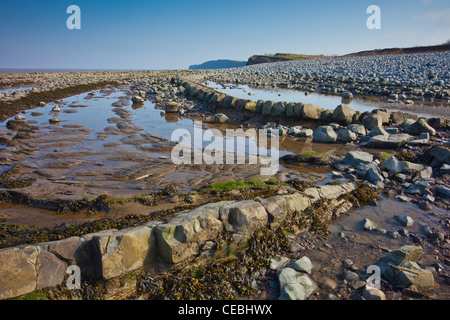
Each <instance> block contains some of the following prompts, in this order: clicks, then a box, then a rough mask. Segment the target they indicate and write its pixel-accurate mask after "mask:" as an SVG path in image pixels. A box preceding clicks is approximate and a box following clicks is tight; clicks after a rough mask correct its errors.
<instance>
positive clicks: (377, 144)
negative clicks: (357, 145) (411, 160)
mask: <svg viewBox="0 0 450 320" xmlns="http://www.w3.org/2000/svg"><path fill="white" fill-rule="evenodd" d="M413 138H414V137H412V136H410V135H409V134H406V133H400V134H391V135H387V136H386V135H378V136H374V137H372V138H370V140H369V142H368V143H367V147H368V148H380V149H397V148H400V147H402V146H404V145H405V144H406V143H407V142H408V141H410V140H412V139H413Z"/></svg>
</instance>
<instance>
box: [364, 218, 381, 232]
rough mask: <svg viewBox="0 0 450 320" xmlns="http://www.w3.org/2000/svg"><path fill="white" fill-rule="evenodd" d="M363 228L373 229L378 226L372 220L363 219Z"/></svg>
mask: <svg viewBox="0 0 450 320" xmlns="http://www.w3.org/2000/svg"><path fill="white" fill-rule="evenodd" d="M363 228H364V230H367V231H372V230H375V229H376V228H378V224H377V223H376V222H374V221H372V220H369V219H364V226H363Z"/></svg>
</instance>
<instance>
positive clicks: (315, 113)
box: [302, 104, 322, 120]
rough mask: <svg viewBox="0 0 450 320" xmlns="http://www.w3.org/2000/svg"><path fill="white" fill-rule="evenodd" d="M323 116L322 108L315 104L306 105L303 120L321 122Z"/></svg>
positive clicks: (303, 110) (303, 109)
mask: <svg viewBox="0 0 450 320" xmlns="http://www.w3.org/2000/svg"><path fill="white" fill-rule="evenodd" d="M321 114H322V108H321V107H318V106H315V105H313V104H305V105H303V108H302V118H303V119H310V120H319V119H320V116H321Z"/></svg>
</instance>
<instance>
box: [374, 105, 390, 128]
mask: <svg viewBox="0 0 450 320" xmlns="http://www.w3.org/2000/svg"><path fill="white" fill-rule="evenodd" d="M372 114H378V115H379V116H380V117H381V122H382V123H383V124H386V123H389V119H390V118H391V112H390V111H389V110H387V109H375V110H372Z"/></svg>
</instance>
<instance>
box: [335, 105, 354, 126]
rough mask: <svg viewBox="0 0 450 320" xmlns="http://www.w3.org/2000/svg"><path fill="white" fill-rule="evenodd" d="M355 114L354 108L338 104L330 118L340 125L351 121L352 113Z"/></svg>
mask: <svg viewBox="0 0 450 320" xmlns="http://www.w3.org/2000/svg"><path fill="white" fill-rule="evenodd" d="M354 114H355V110H353V109H352V108H350V107H348V106H346V105H343V104H341V105H339V106H337V107H336V109H334V111H333V116H332V119H333V121H335V122H337V123H340V124H342V125H348V124H350V123H352V121H353V115H354Z"/></svg>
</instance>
